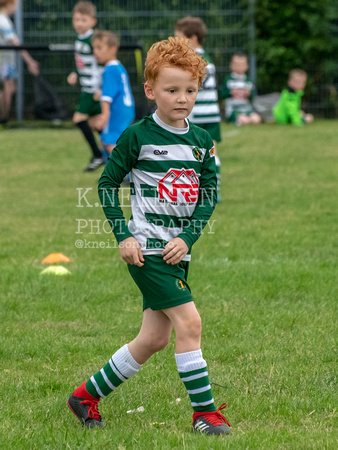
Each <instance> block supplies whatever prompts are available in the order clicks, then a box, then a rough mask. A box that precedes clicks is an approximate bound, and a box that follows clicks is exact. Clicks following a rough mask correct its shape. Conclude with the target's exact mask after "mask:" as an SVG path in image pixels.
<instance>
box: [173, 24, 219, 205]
mask: <svg viewBox="0 0 338 450" xmlns="http://www.w3.org/2000/svg"><path fill="white" fill-rule="evenodd" d="M206 34H207V27H206V25H205V23H204V22H203V20H202V19H200V18H199V17H191V16H187V17H184V18H183V19H180V20H178V21H177V22H176V24H175V36H176V37H180V38H186V39H189V43H190V45H191V46H192V48H193V49H194V50H195V51H196V52H197V53H198V54H199V55H200V56H202V57H203V58H204V59H205V61H206V62H207V63H208V65H207V73H206V76H205V78H204V80H203V83H202V86H201V87H200V90H199V91H198V94H197V98H196V103H195V106H194V107H193V110H192V112H191V114H190V116H189V120H190V121H191V122H192V123H195V124H196V125H198V126H199V127H202V128H204V129H205V130H207V131H208V133H209V134H210V136H211V139H212V140H213V142H214V147H215V162H216V170H217V194H218V195H217V201H220V199H221V195H220V186H221V160H220V159H219V157H218V155H217V148H216V144H217V143H218V142H221V141H222V137H221V127H220V122H221V115H220V109H219V105H218V92H217V80H216V68H215V65H214V64H213V62H212V61H211V58H210V56H209V55H207V53H206V51H205V50H204V48H203V47H202V44H203V41H204V38H205V36H206Z"/></svg>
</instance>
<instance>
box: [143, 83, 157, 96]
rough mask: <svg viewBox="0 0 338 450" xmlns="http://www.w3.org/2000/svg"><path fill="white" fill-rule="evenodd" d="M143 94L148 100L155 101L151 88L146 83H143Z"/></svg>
mask: <svg viewBox="0 0 338 450" xmlns="http://www.w3.org/2000/svg"><path fill="white" fill-rule="evenodd" d="M144 93H145V94H146V97H147V98H149V100H155V95H154V91H153V88H152V86H151V85H150V84H149V83H148V82H147V81H146V82H145V83H144Z"/></svg>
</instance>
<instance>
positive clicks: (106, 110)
mask: <svg viewBox="0 0 338 450" xmlns="http://www.w3.org/2000/svg"><path fill="white" fill-rule="evenodd" d="M109 116H110V102H107V101H102V100H101V114H100V115H99V116H98V117H97V119H96V128H97V129H98V130H99V131H101V130H103V128H104V127H105V126H106V124H107V122H108V120H109Z"/></svg>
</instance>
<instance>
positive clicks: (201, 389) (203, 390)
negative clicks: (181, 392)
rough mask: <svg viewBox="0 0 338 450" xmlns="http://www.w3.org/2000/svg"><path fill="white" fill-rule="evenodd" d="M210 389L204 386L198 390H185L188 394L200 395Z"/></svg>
mask: <svg viewBox="0 0 338 450" xmlns="http://www.w3.org/2000/svg"><path fill="white" fill-rule="evenodd" d="M209 389H211V386H210V384H208V386H204V387H201V388H198V389H187V392H188V394H200V393H201V392H205V391H209Z"/></svg>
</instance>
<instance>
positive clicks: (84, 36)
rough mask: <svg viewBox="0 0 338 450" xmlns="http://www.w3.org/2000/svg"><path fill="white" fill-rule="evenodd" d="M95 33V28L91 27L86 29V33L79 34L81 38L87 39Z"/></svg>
mask: <svg viewBox="0 0 338 450" xmlns="http://www.w3.org/2000/svg"><path fill="white" fill-rule="evenodd" d="M93 33H94V30H92V29H90V30H88V31H86V32H85V33H84V34H79V35H78V38H79V39H87V38H89V36H91V35H92V34H93Z"/></svg>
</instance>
